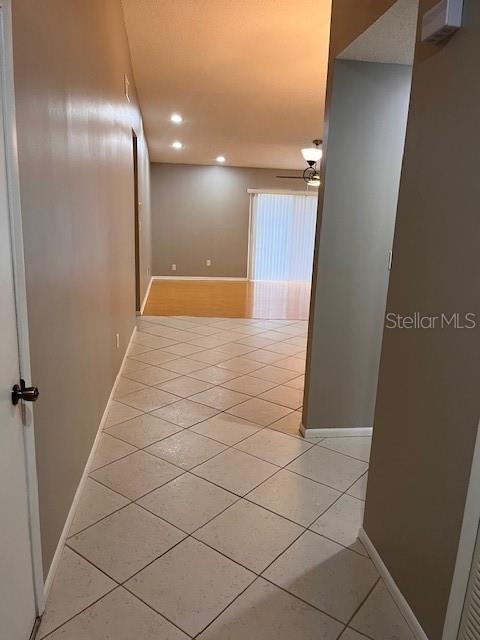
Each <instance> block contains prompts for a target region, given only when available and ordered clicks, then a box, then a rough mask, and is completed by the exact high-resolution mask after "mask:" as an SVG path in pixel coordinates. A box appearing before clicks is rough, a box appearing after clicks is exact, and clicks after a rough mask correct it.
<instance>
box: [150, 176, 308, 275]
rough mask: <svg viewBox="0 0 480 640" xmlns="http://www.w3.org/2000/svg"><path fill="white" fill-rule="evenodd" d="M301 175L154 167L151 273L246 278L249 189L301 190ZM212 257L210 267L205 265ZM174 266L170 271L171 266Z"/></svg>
mask: <svg viewBox="0 0 480 640" xmlns="http://www.w3.org/2000/svg"><path fill="white" fill-rule="evenodd" d="M276 175H300V176H301V172H300V171H283V170H278V169H249V168H238V167H219V166H200V165H181V164H152V165H151V184H152V238H153V239H152V269H153V275H156V276H175V275H176V276H203V277H205V276H208V277H214V276H216V277H219V276H221V277H234V278H239V277H240V278H242V277H246V275H247V255H248V222H249V203H250V196H249V194H248V193H247V189H297V190H301V189H304V187H305V183H304V182H303V181H302V180H279V179H277V178H276V177H275V176H276ZM207 258H210V259H211V261H212V266H211V267H207V266H206V265H205V260H206V259H207ZM172 264H176V265H177V270H176V271H175V272H173V271H172V270H171V265H172Z"/></svg>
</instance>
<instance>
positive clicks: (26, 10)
mask: <svg viewBox="0 0 480 640" xmlns="http://www.w3.org/2000/svg"><path fill="white" fill-rule="evenodd" d="M12 4H13V31H14V33H13V37H14V65H15V87H16V101H17V125H18V152H19V165H20V187H21V200H22V213H23V217H24V223H23V229H24V236H25V238H24V241H25V257H26V273H27V295H28V312H29V320H30V344H31V358H32V376H33V382H34V383H35V384H36V385H38V386H39V388H40V399H39V401H38V403H37V404H36V405H35V409H34V411H35V438H36V449H37V464H38V480H39V491H40V517H41V530H42V544H43V557H44V568H45V571H47V570H48V568H49V565H50V562H51V559H52V556H53V553H54V551H55V548H56V545H57V543H58V539H59V536H60V533H61V531H62V529H63V526H64V523H65V519H66V516H67V513H68V510H69V508H70V505H71V503H72V499H73V496H74V493H75V490H76V488H77V484H78V482H79V480H80V477H81V474H82V471H83V468H84V465H85V462H86V460H87V456H88V454H89V452H90V448H91V446H92V443H93V439H94V436H95V433H96V431H97V428H98V425H99V422H100V418H101V416H102V413H103V411H104V408H105V405H106V402H107V399H108V396H109V394H110V391H111V388H112V384H113V381H114V379H115V375H116V373H117V371H118V368H119V365H120V362H121V359H122V356H123V353H124V351H125V348H126V345H127V343H128V340H129V338H130V335H131V333H132V329H133V325H134V321H135V289H134V284H135V283H134V279H135V270H134V206H133V205H134V203H133V155H132V134H131V130H132V128H135V130H136V132H137V135H138V138H139V140H138V141H139V156H140V158H139V160H140V162H139V168H140V192H141V199H142V201H143V202H144V206H143V211H142V216H143V222H144V225H143V227H144V231H145V236H144V237H143V238H142V247H143V251H144V257H143V260H142V283H143V288H144V290H145V287H146V282H147V275H146V274H147V271H148V269H149V267H150V262H149V239H148V236H147V234H148V228H149V208H148V207H149V204H148V201H149V196H148V150H147V147H146V143H145V139H144V137H143V133H142V122H141V118H140V112H139V109H138V106H137V103H136V100H135V90H134V83H133V77H132V72H131V69H130V58H129V52H128V44H127V38H126V34H125V28H124V24H123V16H122V12H121V6H120V3H119V2H117V0H83V1H82V2H74V1H69V2H66V1H65V0H48V2H38V1H37V0H16V1H15V2H13V3H12ZM125 72H126V73H127V74H128V75H129V77H130V87H131V91H132V102H131V103H128V102H127V101H126V99H125V96H124V73H125ZM117 332H118V333H119V334H120V345H121V346H120V350H116V348H115V333H117Z"/></svg>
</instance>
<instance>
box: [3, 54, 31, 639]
mask: <svg viewBox="0 0 480 640" xmlns="http://www.w3.org/2000/svg"><path fill="white" fill-rule="evenodd" d="M2 62H3V61H2ZM0 86H1V85H0ZM0 97H1V98H2V99H0V106H1V105H2V103H3V97H4V96H3V95H2V96H0ZM11 230H12V226H11V220H10V209H9V198H8V192H7V177H6V158H5V136H4V126H3V109H0V637H1V638H5V640H7V638H8V640H28V638H29V637H30V633H31V631H32V628H33V626H34V623H35V618H36V615H37V606H36V600H35V583H34V570H33V561H32V544H31V535H30V515H29V514H30V506H29V505H30V503H29V493H28V474H27V462H26V460H27V457H26V449H25V437H26V433H25V430H26V429H27V428H31V427H25V426H24V419H25V412H29V411H31V408H27V407H25V405H24V404H23V402H20V403H19V404H17V405H16V406H14V405H13V404H12V387H13V385H14V384H17V383H18V382H19V379H20V362H19V361H20V358H19V342H18V331H17V311H16V304H15V286H14V269H13V264H14V263H13V250H12V246H13V244H12V233H11Z"/></svg>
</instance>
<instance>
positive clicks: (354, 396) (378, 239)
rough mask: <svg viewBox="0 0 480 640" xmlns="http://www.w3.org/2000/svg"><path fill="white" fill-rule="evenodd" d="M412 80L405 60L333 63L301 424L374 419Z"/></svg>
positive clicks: (365, 422) (368, 423)
mask: <svg viewBox="0 0 480 640" xmlns="http://www.w3.org/2000/svg"><path fill="white" fill-rule="evenodd" d="M410 81H411V68H410V67H407V66H403V65H391V64H376V63H367V62H351V61H343V60H342V61H337V62H336V64H335V72H334V79H333V93H332V101H331V105H330V121H329V138H328V153H327V158H326V161H327V166H326V177H325V191H324V200H323V211H322V221H321V227H320V230H319V233H320V244H319V249H318V251H317V265H316V270H315V274H314V279H316V282H315V295H314V296H313V302H312V313H311V320H312V324H311V327H310V347H309V357H308V362H307V371H308V374H307V375H308V378H307V380H308V381H309V383H308V384H307V386H306V402H305V405H304V406H305V409H304V417H303V423H304V426H306V427H307V428H328V427H336V428H340V427H365V426H369V427H371V426H372V424H373V412H374V406H375V394H376V387H377V377H378V365H379V359H380V348H381V341H382V333H383V319H384V312H385V301H386V295H387V286H388V254H389V250H390V248H391V245H392V238H393V228H394V223H395V212H396V208H397V197H398V185H399V180H400V168H401V161H402V155H403V147H404V142H405V127H406V119H407V111H408V101H409V94H410Z"/></svg>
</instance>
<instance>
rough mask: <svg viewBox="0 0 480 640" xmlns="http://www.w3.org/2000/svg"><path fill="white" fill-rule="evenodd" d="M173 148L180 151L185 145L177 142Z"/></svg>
mask: <svg viewBox="0 0 480 640" xmlns="http://www.w3.org/2000/svg"><path fill="white" fill-rule="evenodd" d="M172 148H173V149H177V151H178V150H179V149H183V144H182V143H181V142H179V141H178V140H175V142H172Z"/></svg>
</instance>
